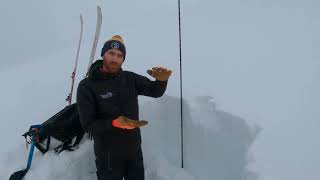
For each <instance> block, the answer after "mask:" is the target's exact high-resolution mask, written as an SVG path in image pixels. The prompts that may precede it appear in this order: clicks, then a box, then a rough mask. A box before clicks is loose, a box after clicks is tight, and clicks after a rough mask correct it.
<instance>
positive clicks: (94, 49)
mask: <svg viewBox="0 0 320 180" xmlns="http://www.w3.org/2000/svg"><path fill="white" fill-rule="evenodd" d="M97 13H98V14H97V25H96V33H95V35H94V41H93V45H92V50H91V55H90V61H89V64H88V68H87V75H86V76H88V72H89V68H90V66H91V65H92V63H93V60H94V56H95V53H96V49H97V44H98V40H99V35H100V30H101V24H102V12H101V8H100V6H98V7H97Z"/></svg>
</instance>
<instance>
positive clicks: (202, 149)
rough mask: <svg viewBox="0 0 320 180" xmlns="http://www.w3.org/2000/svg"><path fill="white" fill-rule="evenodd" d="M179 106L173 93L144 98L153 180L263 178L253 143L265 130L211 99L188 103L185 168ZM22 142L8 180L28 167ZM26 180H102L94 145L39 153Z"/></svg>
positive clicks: (7, 158)
mask: <svg viewBox="0 0 320 180" xmlns="http://www.w3.org/2000/svg"><path fill="white" fill-rule="evenodd" d="M179 102H180V100H179V99H178V98H175V97H171V96H167V95H165V96H164V97H162V98H160V99H155V100H154V99H150V98H141V99H140V111H141V112H140V116H141V119H146V120H149V125H148V126H147V127H145V128H143V129H142V136H143V151H144V161H145V173H146V179H147V180H196V179H199V180H202V179H203V180H207V179H217V180H218V179H219V180H256V179H258V176H257V174H256V173H255V172H252V171H250V169H248V165H249V164H250V158H249V157H250V156H252V155H250V154H249V153H250V145H251V144H252V143H253V141H254V139H255V137H256V136H257V134H258V132H259V130H260V129H259V127H257V126H250V125H249V124H248V123H247V121H245V120H243V119H241V118H239V117H236V116H234V115H231V114H228V113H226V112H223V111H220V110H217V109H215V105H214V103H213V101H212V98H210V97H199V98H197V99H194V100H186V101H184V112H185V113H184V114H185V116H184V119H185V120H184V133H185V134H184V153H185V154H184V163H185V168H184V169H182V168H180V160H181V159H180V157H181V154H180V152H181V148H180V129H179V126H180V118H179V115H180V111H179V106H178V105H179ZM25 129H27V127H25ZM19 133H20V134H21V133H22V132H19ZM18 144H19V145H18V147H17V148H14V149H10V152H7V153H5V154H3V156H2V160H1V162H2V163H1V165H0V179H8V177H9V176H10V174H11V173H13V172H15V171H17V170H21V169H23V168H24V167H25V165H26V159H27V155H28V150H27V149H26V148H25V144H24V139H23V138H21V140H20V141H19V142H18ZM39 177H41V178H39ZM25 179H26V180H28V179H30V180H31V179H46V180H57V179H59V180H88V179H96V175H95V164H94V154H93V141H91V140H88V139H84V140H83V141H82V143H81V145H80V146H79V147H78V149H77V150H76V151H74V152H66V151H65V152H62V153H61V154H60V155H56V154H55V153H54V152H53V151H51V152H48V153H46V154H45V155H42V154H41V153H40V152H39V151H38V150H36V151H35V154H34V159H33V163H32V167H31V170H30V171H29V172H28V174H27V175H26V177H25Z"/></svg>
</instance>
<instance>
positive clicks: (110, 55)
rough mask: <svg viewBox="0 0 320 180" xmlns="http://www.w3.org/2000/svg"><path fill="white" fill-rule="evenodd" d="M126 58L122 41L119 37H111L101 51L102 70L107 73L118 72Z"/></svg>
mask: <svg viewBox="0 0 320 180" xmlns="http://www.w3.org/2000/svg"><path fill="white" fill-rule="evenodd" d="M125 56H126V48H125V46H124V43H123V40H122V38H121V37H120V36H119V35H116V36H113V37H112V38H111V39H109V40H108V41H107V42H105V43H104V46H103V48H102V50H101V57H102V58H103V66H104V67H103V68H104V69H105V70H107V71H108V72H109V73H116V72H118V71H119V70H120V68H121V66H122V63H123V61H124V60H125Z"/></svg>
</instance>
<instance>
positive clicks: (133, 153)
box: [93, 135, 145, 180]
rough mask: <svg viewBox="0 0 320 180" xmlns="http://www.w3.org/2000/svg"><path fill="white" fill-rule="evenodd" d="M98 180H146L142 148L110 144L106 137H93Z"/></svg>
mask: <svg viewBox="0 0 320 180" xmlns="http://www.w3.org/2000/svg"><path fill="white" fill-rule="evenodd" d="M93 139H94V152H95V157H96V168H97V177H98V180H123V178H124V179H125V180H144V178H145V177H144V165H143V155H142V150H141V146H140V145H139V146H135V147H134V148H131V147H130V148H128V147H123V148H119V147H121V146H118V145H114V144H112V143H111V144H110V139H109V138H108V137H105V136H103V135H102V136H93Z"/></svg>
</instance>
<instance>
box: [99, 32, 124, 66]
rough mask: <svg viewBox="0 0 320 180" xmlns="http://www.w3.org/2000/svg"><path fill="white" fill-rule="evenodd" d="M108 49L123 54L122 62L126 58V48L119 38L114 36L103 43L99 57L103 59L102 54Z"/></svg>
mask: <svg viewBox="0 0 320 180" xmlns="http://www.w3.org/2000/svg"><path fill="white" fill-rule="evenodd" d="M110 49H118V50H120V51H121V52H122V54H123V60H124V59H125V58H126V47H125V45H124V42H123V39H122V38H121V36H119V35H115V36H113V37H112V38H111V39H109V40H108V41H107V42H105V43H104V45H103V48H102V49H101V57H103V55H104V53H106V52H107V51H108V50H110Z"/></svg>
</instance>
